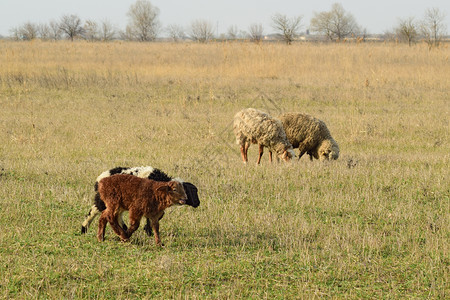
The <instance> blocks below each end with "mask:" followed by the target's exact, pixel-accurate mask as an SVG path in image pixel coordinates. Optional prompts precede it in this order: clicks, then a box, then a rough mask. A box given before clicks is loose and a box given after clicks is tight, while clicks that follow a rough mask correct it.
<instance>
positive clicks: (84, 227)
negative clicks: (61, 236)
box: [81, 205, 100, 233]
mask: <svg viewBox="0 0 450 300" xmlns="http://www.w3.org/2000/svg"><path fill="white" fill-rule="evenodd" d="M99 214H100V211H99V210H98V208H97V206H95V205H93V206H92V207H91V210H90V211H89V213H88V215H87V216H86V219H85V220H84V221H83V223H82V224H81V233H86V232H87V230H88V228H89V225H91V223H92V221H93V220H94V218H95V217H96V216H97V215H99Z"/></svg>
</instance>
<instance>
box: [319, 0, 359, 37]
mask: <svg viewBox="0 0 450 300" xmlns="http://www.w3.org/2000/svg"><path fill="white" fill-rule="evenodd" d="M311 30H312V31H314V32H318V33H322V34H325V35H326V36H327V37H328V38H329V39H330V40H335V39H336V40H338V41H340V40H342V39H344V38H345V37H347V36H350V35H351V34H355V33H357V32H358V30H359V26H358V24H357V23H356V20H355V18H354V17H353V15H352V14H351V13H349V12H346V11H345V10H344V8H343V7H342V5H341V4H340V3H334V4H333V5H332V7H331V10H330V11H324V12H320V13H316V12H315V13H314V17H313V18H312V19H311Z"/></svg>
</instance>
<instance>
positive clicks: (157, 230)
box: [152, 218, 162, 246]
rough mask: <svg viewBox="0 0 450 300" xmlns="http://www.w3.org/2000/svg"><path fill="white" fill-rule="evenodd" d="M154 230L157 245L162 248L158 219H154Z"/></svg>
mask: <svg viewBox="0 0 450 300" xmlns="http://www.w3.org/2000/svg"><path fill="white" fill-rule="evenodd" d="M152 229H153V233H154V234H155V243H156V245H158V246H162V244H161V239H160V238H159V221H158V218H155V219H152Z"/></svg>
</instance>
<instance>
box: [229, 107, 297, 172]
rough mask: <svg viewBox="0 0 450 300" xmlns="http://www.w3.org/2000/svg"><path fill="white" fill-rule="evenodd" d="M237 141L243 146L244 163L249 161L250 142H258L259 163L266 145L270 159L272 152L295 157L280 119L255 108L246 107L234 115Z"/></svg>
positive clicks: (284, 156)
mask: <svg viewBox="0 0 450 300" xmlns="http://www.w3.org/2000/svg"><path fill="white" fill-rule="evenodd" d="M233 129H234V133H235V135H236V142H237V144H239V145H240V146H241V155H242V160H243V161H244V163H247V161H248V157H247V151H248V148H249V147H250V144H251V143H253V144H258V146H259V157H258V161H257V164H259V163H260V162H261V157H262V155H263V152H264V147H267V148H268V149H269V154H270V156H269V159H270V161H272V152H275V153H277V155H278V157H280V158H281V159H283V160H285V161H288V160H289V159H291V158H293V157H295V153H294V150H293V148H292V145H291V143H290V142H289V140H288V139H287V137H286V133H285V132H284V129H283V124H282V123H281V122H280V120H278V119H275V118H272V117H271V116H270V115H268V114H266V113H265V112H262V111H260V110H257V109H254V108H246V109H243V110H241V111H240V112H238V113H237V114H236V115H235V116H234V124H233Z"/></svg>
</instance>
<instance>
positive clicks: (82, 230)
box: [81, 226, 87, 234]
mask: <svg viewBox="0 0 450 300" xmlns="http://www.w3.org/2000/svg"><path fill="white" fill-rule="evenodd" d="M86 232H87V228H86V227H84V226H81V234H83V233H86Z"/></svg>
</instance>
